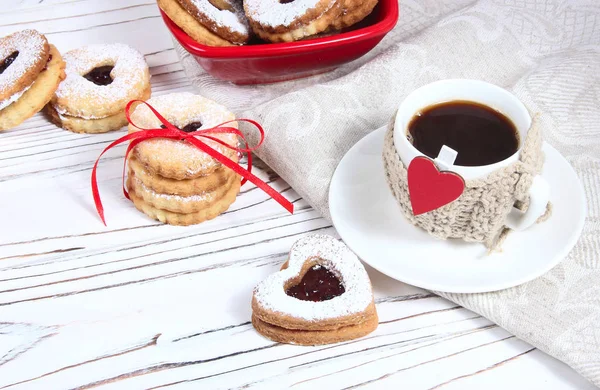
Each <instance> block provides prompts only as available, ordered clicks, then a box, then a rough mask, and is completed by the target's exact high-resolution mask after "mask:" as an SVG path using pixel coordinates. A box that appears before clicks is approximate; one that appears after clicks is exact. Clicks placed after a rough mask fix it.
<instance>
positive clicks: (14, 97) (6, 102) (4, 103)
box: [0, 85, 31, 110]
mask: <svg viewBox="0 0 600 390" xmlns="http://www.w3.org/2000/svg"><path fill="white" fill-rule="evenodd" d="M29 88H31V85H30V86H29V87H25V89H23V90H22V91H21V92H17V93H15V94H14V95H12V96H11V97H9V98H8V99H5V100H2V101H0V110H2V109H4V108H6V107H8V106H10V105H11V104H13V103H14V102H16V101H17V100H19V98H20V97H21V96H23V94H24V93H25V92H27V90H28V89H29Z"/></svg>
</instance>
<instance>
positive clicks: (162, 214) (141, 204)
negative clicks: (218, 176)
mask: <svg viewBox="0 0 600 390" xmlns="http://www.w3.org/2000/svg"><path fill="white" fill-rule="evenodd" d="M128 191H129V197H130V198H131V201H132V202H133V204H134V205H135V207H136V208H137V209H138V210H139V211H141V212H142V213H144V214H146V215H148V216H149V217H150V218H153V219H156V220H158V221H161V222H163V223H167V224H169V225H178V226H189V225H195V224H198V223H201V222H205V221H208V220H210V219H213V218H216V217H218V216H219V215H220V214H222V213H224V212H225V211H227V209H228V208H229V207H230V206H231V204H232V203H233V202H235V199H236V197H237V195H238V193H239V192H240V181H239V180H236V181H234V182H233V185H232V186H231V188H230V189H229V191H227V193H226V194H225V196H223V198H222V199H221V200H220V201H219V202H217V203H215V204H214V205H212V206H211V207H208V208H206V209H203V210H200V211H198V212H195V213H190V214H180V213H174V212H172V211H166V210H161V209H158V208H156V207H154V206H152V205H150V204H148V203H146V202H145V201H144V200H143V199H142V198H141V196H139V195H138V194H136V193H135V191H133V189H132V188H131V187H130V186H129V183H128Z"/></svg>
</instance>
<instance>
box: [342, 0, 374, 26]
mask: <svg viewBox="0 0 600 390" xmlns="http://www.w3.org/2000/svg"><path fill="white" fill-rule="evenodd" d="M341 2H342V15H341V16H340V17H339V18H337V19H335V20H334V21H333V23H332V25H331V26H332V27H333V28H335V29H336V30H341V29H343V28H347V27H350V26H353V25H355V24H356V23H358V22H360V21H362V20H363V19H364V18H366V17H367V16H369V15H370V14H371V12H373V9H374V8H375V6H376V5H377V3H378V2H379V0H341Z"/></svg>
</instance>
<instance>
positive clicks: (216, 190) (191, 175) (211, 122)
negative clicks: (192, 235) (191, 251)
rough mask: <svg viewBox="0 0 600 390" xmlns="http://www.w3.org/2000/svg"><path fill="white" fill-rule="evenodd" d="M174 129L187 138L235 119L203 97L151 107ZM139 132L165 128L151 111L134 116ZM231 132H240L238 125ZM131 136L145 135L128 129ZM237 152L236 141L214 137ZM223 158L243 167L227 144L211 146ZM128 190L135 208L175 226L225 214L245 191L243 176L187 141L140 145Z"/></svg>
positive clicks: (157, 101)
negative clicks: (198, 131)
mask: <svg viewBox="0 0 600 390" xmlns="http://www.w3.org/2000/svg"><path fill="white" fill-rule="evenodd" d="M147 103H148V104H150V105H151V106H152V107H154V109H155V110H156V111H157V112H159V113H160V114H161V115H162V116H163V117H164V118H165V119H166V120H167V121H168V122H169V123H171V124H173V125H174V126H176V127H177V128H179V129H181V130H182V131H184V132H186V133H190V132H195V131H197V130H202V129H208V128H211V127H214V126H217V125H220V124H222V123H225V122H228V121H231V120H234V119H235V116H234V115H233V114H232V113H231V112H229V111H227V109H226V108H225V107H223V106H221V105H219V104H217V103H215V102H213V101H211V100H208V99H206V98H203V97H202V96H198V95H194V94H191V93H174V94H170V95H163V96H159V97H155V98H152V99H150V100H148V102H147ZM131 120H132V123H135V125H136V126H139V127H140V128H147V129H153V128H156V129H160V128H161V127H163V128H164V127H165V126H164V124H162V123H161V121H160V119H159V118H157V116H156V115H155V114H154V113H153V112H152V111H151V110H150V108H149V106H147V105H140V106H138V107H137V108H136V109H135V111H134V112H133V113H132V114H131ZM228 126H231V128H234V129H237V123H236V122H232V123H229V124H228ZM129 131H130V133H135V132H137V131H140V129H139V128H138V127H135V126H133V125H130V126H129ZM210 136H211V137H214V138H215V139H219V140H220V141H221V142H223V143H226V144H227V145H230V146H232V147H237V145H238V140H237V135H235V134H230V133H220V134H211V135H210ZM206 143H207V144H208V145H210V147H212V148H213V149H215V150H218V151H219V153H221V154H223V155H226V156H227V157H228V158H230V159H231V160H232V161H234V162H236V163H237V162H238V159H239V158H238V155H237V153H236V152H235V151H234V150H230V149H228V148H227V147H225V146H224V145H222V144H219V143H218V142H215V141H213V140H206ZM127 190H128V191H129V196H130V198H131V200H132V201H133V203H134V205H135V206H136V208H137V209H138V210H140V211H142V212H143V213H145V214H147V215H148V216H150V217H151V218H154V219H157V220H159V221H161V222H164V223H168V224H172V225H192V224H197V223H200V222H203V221H206V220H209V219H212V218H215V217H216V216H218V215H219V214H221V213H223V212H224V211H226V210H227V209H228V208H229V206H231V204H232V203H233V202H234V201H235V199H236V197H237V195H238V193H239V191H240V176H239V175H237V174H236V173H235V172H233V171H232V170H229V169H228V168H226V167H224V166H223V165H221V163H219V162H218V161H217V160H215V159H214V158H212V157H211V156H209V155H208V154H206V153H205V152H203V151H201V150H199V149H198V148H196V147H194V146H193V145H191V144H189V143H187V142H186V141H178V140H172V139H165V138H158V139H149V140H146V141H144V142H142V143H140V144H139V145H137V146H136V147H135V148H134V149H133V151H132V156H131V158H130V159H129V169H128V179H127Z"/></svg>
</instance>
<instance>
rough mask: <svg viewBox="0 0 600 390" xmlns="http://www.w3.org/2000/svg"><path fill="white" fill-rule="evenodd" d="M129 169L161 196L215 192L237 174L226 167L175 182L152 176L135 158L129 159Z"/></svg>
mask: <svg viewBox="0 0 600 390" xmlns="http://www.w3.org/2000/svg"><path fill="white" fill-rule="evenodd" d="M128 164H129V169H131V170H132V171H133V173H134V174H135V177H136V178H138V179H139V180H140V181H141V182H142V183H143V184H144V186H146V187H147V188H149V189H150V190H152V191H154V192H156V193H160V194H171V195H179V196H192V195H196V194H199V193H202V192H206V191H213V190H215V189H216V188H218V187H220V186H223V185H225V184H227V182H229V180H230V179H231V177H232V176H236V174H235V172H233V171H232V170H231V169H229V168H226V167H221V168H219V169H217V170H215V171H214V172H213V173H212V174H210V175H208V176H201V177H199V178H196V179H188V180H174V179H169V178H166V177H162V176H156V175H152V174H150V172H148V170H146V168H145V167H144V166H143V165H142V164H141V163H140V162H139V161H138V160H137V159H136V158H135V157H133V156H132V157H131V158H130V159H129V162H128Z"/></svg>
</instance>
